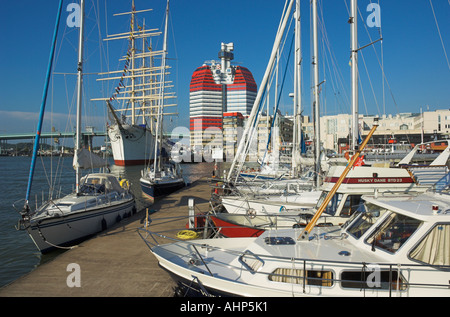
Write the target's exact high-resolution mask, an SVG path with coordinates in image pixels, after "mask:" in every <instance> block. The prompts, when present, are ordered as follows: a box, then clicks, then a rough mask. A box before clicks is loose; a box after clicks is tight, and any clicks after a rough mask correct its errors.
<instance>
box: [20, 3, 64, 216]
mask: <svg viewBox="0 0 450 317" xmlns="http://www.w3.org/2000/svg"><path fill="white" fill-rule="evenodd" d="M62 3H63V0H60V1H59V6H58V13H57V16H56V23H55V28H54V31H53V40H52V47H51V50H50V57H49V61H48V67H47V74H46V77H45V84H44V92H43V94H42V102H41V109H40V113H39V122H38V127H37V130H36V137H35V139H34V148H33V157H32V160H31V166H30V174H29V177H28V186H27V192H26V195H25V209H28V201H29V198H30V193H31V184H32V183H33V176H34V168H35V166H36V157H37V152H38V150H39V142H40V137H41V131H42V122H43V119H44V112H45V104H46V102H47V92H48V86H49V82H50V74H51V71H52V66H53V57H54V55H55V47H56V38H57V37H58V27H59V21H60V19H61V11H62Z"/></svg>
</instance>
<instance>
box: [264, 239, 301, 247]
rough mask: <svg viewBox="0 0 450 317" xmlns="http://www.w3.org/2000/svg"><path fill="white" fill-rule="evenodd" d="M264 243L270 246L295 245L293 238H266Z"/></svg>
mask: <svg viewBox="0 0 450 317" xmlns="http://www.w3.org/2000/svg"><path fill="white" fill-rule="evenodd" d="M264 242H265V243H266V244H268V245H289V244H295V241H294V239H292V238H291V237H266V238H264Z"/></svg>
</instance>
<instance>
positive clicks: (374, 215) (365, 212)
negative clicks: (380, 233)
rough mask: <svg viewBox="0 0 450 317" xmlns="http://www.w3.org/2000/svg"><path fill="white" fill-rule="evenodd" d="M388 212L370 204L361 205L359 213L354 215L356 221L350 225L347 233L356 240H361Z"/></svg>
mask: <svg viewBox="0 0 450 317" xmlns="http://www.w3.org/2000/svg"><path fill="white" fill-rule="evenodd" d="M386 210H387V209H385V208H381V207H379V206H376V205H373V204H370V203H365V204H362V205H360V207H359V208H358V211H357V213H355V214H354V216H355V220H354V221H352V222H351V223H350V225H349V227H348V229H347V232H348V233H349V234H350V235H351V236H353V237H355V238H356V239H359V238H361V236H362V235H363V234H364V233H366V231H367V230H368V229H369V228H370V227H372V225H373V224H374V223H375V222H376V221H377V220H378V219H379V217H381V216H382V215H383V214H384V213H385V212H386Z"/></svg>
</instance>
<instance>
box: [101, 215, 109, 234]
mask: <svg viewBox="0 0 450 317" xmlns="http://www.w3.org/2000/svg"><path fill="white" fill-rule="evenodd" d="M107 228H108V225H107V224H106V219H105V218H103V219H102V231H105V230H106V229H107Z"/></svg>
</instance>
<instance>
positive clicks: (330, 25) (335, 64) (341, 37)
mask: <svg viewBox="0 0 450 317" xmlns="http://www.w3.org/2000/svg"><path fill="white" fill-rule="evenodd" d="M71 2H76V1H72V0H67V1H65V2H64V4H63V15H62V19H61V26H60V32H59V41H58V47H57V51H56V62H55V67H54V71H55V72H59V73H74V72H75V71H76V45H77V34H78V31H77V29H74V28H68V27H67V26H66V19H67V16H68V14H69V13H68V12H66V8H67V5H68V4H69V3H71ZM135 2H136V8H137V10H141V9H147V8H153V9H154V10H153V11H152V12H150V13H145V14H143V15H142V17H145V20H146V24H147V25H150V26H151V27H155V28H162V26H163V16H164V9H165V5H166V1H165V0H135ZM371 2H374V3H379V5H380V9H381V10H380V12H381V29H379V28H376V27H375V28H369V27H366V26H367V25H366V19H367V17H368V15H369V14H370V12H367V11H366V8H367V5H368V4H369V3H371ZM309 3H310V1H309V0H302V1H301V11H302V51H303V66H302V70H303V88H302V90H303V91H302V94H303V108H304V113H305V114H310V113H311V101H310V100H311V93H310V87H311V80H310V74H311V66H310V65H311V54H310V52H311V49H310V42H311V39H310V34H311V32H310V4H309ZM431 3H432V5H433V7H434V10H435V14H436V19H437V21H438V25H439V28H440V32H441V36H442V41H443V43H444V47H445V49H446V50H447V54H448V55H450V1H448V0H432V1H431ZM94 5H95V6H97V5H98V7H97V8H95V9H94ZM349 5H350V0H320V1H319V11H320V21H321V23H320V29H321V32H320V45H319V51H320V53H319V59H320V61H321V64H320V77H321V78H320V81H323V80H326V83H325V84H324V86H323V89H322V95H321V98H322V99H321V106H322V109H321V114H322V115H325V114H330V115H332V114H337V113H350V104H349V100H350V67H349V56H350V27H349V24H348V23H347V20H348V11H347V8H348V6H349ZM57 6H58V1H57V0H45V1H32V0H21V1H5V0H2V1H0V42H1V43H2V49H1V50H0V60H1V61H2V76H0V95H1V98H0V134H4V133H16V132H34V131H35V127H36V124H37V113H38V112H39V108H40V104H41V97H42V90H43V86H44V78H45V72H46V68H47V62H48V56H49V52H50V44H51V38H52V33H53V27H54V23H55V18H56V10H57ZM130 6H131V0H128V1H123V0H120V1H119V0H108V1H107V2H106V5H105V0H94V1H93V0H86V10H87V26H86V38H87V41H86V52H85V59H86V62H85V72H87V73H97V72H100V71H105V70H106V67H107V66H106V65H107V63H108V62H107V60H106V57H105V55H106V49H107V48H108V53H109V54H108V58H109V67H110V69H111V70H117V69H119V68H120V67H121V66H120V65H119V63H118V61H117V58H118V56H119V55H121V54H124V52H125V50H126V44H124V43H117V44H109V46H108V47H107V46H106V44H105V43H104V42H103V43H102V46H100V45H99V36H100V37H101V38H104V37H105V36H106V34H107V33H108V34H114V33H118V32H124V30H126V29H127V26H128V21H127V18H126V17H113V14H114V13H119V12H126V11H129V9H130ZM283 6H284V0H227V1H219V0H171V25H170V34H169V58H170V61H169V63H170V64H171V66H172V67H173V68H172V70H171V72H172V75H171V79H172V80H174V82H175V85H176V92H177V96H178V109H177V111H178V113H179V117H178V119H176V120H175V121H174V122H173V125H175V126H176V125H179V126H186V127H187V126H188V124H189V121H188V118H189V82H190V79H191V76H192V73H193V71H194V70H195V69H196V68H197V67H199V66H201V65H202V64H203V62H204V61H206V60H211V59H217V53H218V51H219V50H220V43H221V42H225V43H228V42H233V43H234V47H235V50H234V55H235V59H234V62H236V63H239V64H240V65H242V66H245V67H247V68H248V69H249V70H250V71H251V72H252V73H253V76H254V78H255V81H256V83H257V85H258V86H259V84H260V82H261V80H262V76H263V74H264V71H265V68H266V65H267V62H268V59H269V55H270V52H271V49H272V44H273V41H274V38H275V33H276V29H277V27H278V23H279V20H280V17H281V12H282V9H283ZM359 8H360V12H361V16H360V19H359V43H360V46H362V45H366V44H368V43H370V41H371V40H372V41H374V40H376V39H378V38H379V36H380V31H381V33H382V35H383V42H382V43H380V42H378V43H376V44H375V45H373V46H371V47H368V48H365V49H364V50H363V51H362V54H363V58H362V57H360V66H359V67H360V78H361V85H360V89H361V93H360V113H363V114H378V115H382V114H383V113H386V114H395V113H399V112H420V109H421V107H422V108H423V110H424V111H426V110H431V111H432V110H435V109H448V108H450V69H449V66H448V64H447V60H446V57H445V54H444V49H443V47H442V44H441V40H440V37H439V33H438V30H437V27H436V23H435V19H434V16H433V11H432V9H431V5H430V1H429V0H410V1H407V0H379V1H378V0H359ZM105 11H106V14H105ZM96 16H98V17H99V19H98V18H96ZM97 26H100V30H99V28H98V27H97ZM369 36H370V37H369ZM324 39H326V41H325V40H324ZM325 43H327V44H325ZM287 46H288V44H287ZM100 52H101V53H102V54H99V53H100ZM381 56H382V57H383V63H384V71H385V74H386V79H387V81H384V92H385V93H384V97H383V78H382V75H381V69H380V65H379V60H380V59H381ZM286 58H287V56H286V55H284V56H283V59H282V60H286ZM363 59H364V62H365V64H364V62H363ZM292 68H293V66H292ZM366 69H367V71H366ZM369 75H370V77H369ZM96 78H97V76H95V75H86V76H85V99H86V100H87V99H90V98H95V97H103V96H108V95H109V94H110V91H111V89H112V86H111V87H109V88H108V87H102V86H100V85H98V83H97V82H96ZM369 78H370V80H369ZM291 79H292V71H291V70H290V72H289V73H288V75H287V81H286V88H285V89H284V90H283V96H282V99H281V104H282V106H281V109H282V111H283V112H292V110H291V108H292V105H291V99H290V98H289V97H288V94H289V92H291V91H292V88H291V87H292V82H291ZM51 88H53V89H51V90H50V92H49V98H48V105H47V109H49V111H50V110H53V111H54V112H56V113H58V116H55V117H54V118H53V121H52V122H51V123H47V125H46V127H50V126H55V127H56V128H57V130H60V131H65V130H67V129H69V128H70V127H71V126H72V125H74V121H73V119H72V121H70V122H69V123H67V122H66V120H62V119H61V118H62V117H64V115H65V114H68V113H70V114H72V115H73V113H74V111H75V110H74V89H75V76H73V75H54V77H53V81H52V85H51ZM108 89H109V90H108ZM374 96H375V97H374ZM383 100H384V101H383ZM105 113H106V109H105V106H104V104H103V103H102V102H89V101H88V102H87V104H86V105H85V114H87V115H88V116H89V117H91V118H95V120H93V121H92V122H91V124H93V125H97V126H100V128H99V129H101V125H102V123H101V122H102V120H104V117H105ZM46 118H47V120H50V118H49V117H48V116H47V117H46Z"/></svg>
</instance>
